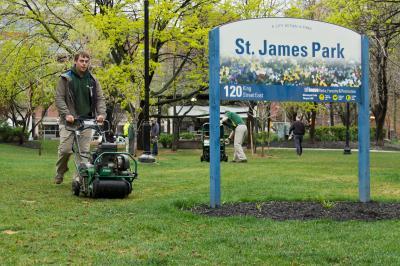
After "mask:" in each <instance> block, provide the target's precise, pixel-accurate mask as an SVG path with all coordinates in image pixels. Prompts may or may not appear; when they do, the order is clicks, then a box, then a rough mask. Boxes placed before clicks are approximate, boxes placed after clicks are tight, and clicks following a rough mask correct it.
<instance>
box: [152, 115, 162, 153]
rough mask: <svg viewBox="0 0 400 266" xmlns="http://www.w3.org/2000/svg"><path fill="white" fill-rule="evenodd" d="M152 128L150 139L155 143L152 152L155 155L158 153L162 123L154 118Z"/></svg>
mask: <svg viewBox="0 0 400 266" xmlns="http://www.w3.org/2000/svg"><path fill="white" fill-rule="evenodd" d="M150 121H151V130H150V139H151V142H152V143H153V150H152V152H151V154H153V155H154V156H157V155H158V137H159V135H160V125H159V124H158V123H157V120H156V119H154V118H152V119H151V120H150Z"/></svg>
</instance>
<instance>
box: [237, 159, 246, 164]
mask: <svg viewBox="0 0 400 266" xmlns="http://www.w3.org/2000/svg"><path fill="white" fill-rule="evenodd" d="M237 162H238V163H247V160H246V159H244V160H240V161H237Z"/></svg>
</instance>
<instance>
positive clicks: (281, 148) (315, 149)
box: [270, 147, 400, 153]
mask: <svg viewBox="0 0 400 266" xmlns="http://www.w3.org/2000/svg"><path fill="white" fill-rule="evenodd" d="M270 149H276V150H294V149H296V148H285V147H270ZM303 150H304V151H307V150H311V151H321V150H322V151H342V152H343V149H324V148H303ZM351 151H352V152H358V149H351ZM369 151H370V152H388V153H398V152H400V151H388V150H375V149H372V150H369Z"/></svg>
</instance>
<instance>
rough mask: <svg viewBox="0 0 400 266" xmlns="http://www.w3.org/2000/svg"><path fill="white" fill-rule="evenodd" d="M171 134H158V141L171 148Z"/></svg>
mask: <svg viewBox="0 0 400 266" xmlns="http://www.w3.org/2000/svg"><path fill="white" fill-rule="evenodd" d="M172 138H173V137H172V134H165V133H161V134H160V140H159V141H160V143H161V145H162V146H163V147H164V148H171V146H172Z"/></svg>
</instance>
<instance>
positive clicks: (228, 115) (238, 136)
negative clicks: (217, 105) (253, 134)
mask: <svg viewBox="0 0 400 266" xmlns="http://www.w3.org/2000/svg"><path fill="white" fill-rule="evenodd" d="M221 123H223V124H225V125H226V126H227V127H229V128H230V129H232V132H231V134H230V135H229V137H228V139H227V140H226V142H227V143H229V142H230V141H232V139H233V148H234V153H233V160H232V162H238V163H245V162H247V157H246V154H245V153H244V151H243V147H242V144H243V141H244V138H245V136H246V134H247V126H246V125H245V123H244V121H243V119H242V118H241V117H240V116H239V115H238V114H237V113H235V112H230V111H226V112H225V117H224V118H222V119H221Z"/></svg>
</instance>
